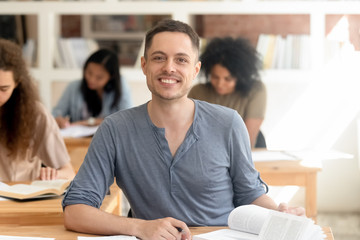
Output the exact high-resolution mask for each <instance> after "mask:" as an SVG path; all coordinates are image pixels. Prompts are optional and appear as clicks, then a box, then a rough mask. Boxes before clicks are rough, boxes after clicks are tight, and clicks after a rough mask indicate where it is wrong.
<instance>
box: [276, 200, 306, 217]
mask: <svg viewBox="0 0 360 240" xmlns="http://www.w3.org/2000/svg"><path fill="white" fill-rule="evenodd" d="M277 210H278V211H280V212H285V213H290V214H293V215H296V216H304V217H305V209H304V208H303V207H289V206H288V205H287V203H280V204H279V207H278V208H277Z"/></svg>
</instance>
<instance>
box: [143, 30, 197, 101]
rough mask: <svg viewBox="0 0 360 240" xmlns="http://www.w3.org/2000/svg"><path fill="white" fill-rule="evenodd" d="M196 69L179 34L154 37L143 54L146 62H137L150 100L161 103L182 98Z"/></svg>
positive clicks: (193, 55)
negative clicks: (151, 97) (144, 76)
mask: <svg viewBox="0 0 360 240" xmlns="http://www.w3.org/2000/svg"><path fill="white" fill-rule="evenodd" d="M200 66H201V63H200V62H199V61H197V54H196V51H195V50H194V48H193V46H192V44H191V40H190V38H189V36H187V35H186V34H185V33H179V32H161V33H158V34H156V35H155V36H154V37H153V39H152V44H151V46H150V48H149V49H148V51H147V59H146V60H145V58H144V57H143V58H142V59H141V67H142V70H143V73H144V74H145V75H146V81H147V85H148V88H149V90H150V91H151V93H152V96H153V98H154V97H157V98H160V99H162V100H175V99H181V98H184V97H185V98H186V97H187V93H188V91H189V90H190V88H191V84H192V81H193V79H194V78H195V77H196V76H197V74H198V73H199V71H200Z"/></svg>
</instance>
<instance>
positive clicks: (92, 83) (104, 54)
mask: <svg viewBox="0 0 360 240" xmlns="http://www.w3.org/2000/svg"><path fill="white" fill-rule="evenodd" d="M131 106H132V99H131V93H130V89H129V87H128V85H127V82H126V81H125V79H124V78H123V77H122V76H121V75H120V72H119V61H118V56H117V55H116V53H115V52H113V51H110V50H108V49H100V50H98V51H96V52H94V53H93V54H91V56H90V57H89V58H88V59H87V60H86V62H85V64H84V68H83V78H82V80H76V81H73V82H71V83H70V84H69V85H68V87H67V88H66V89H65V91H64V93H63V95H62V96H61V98H60V100H59V102H58V103H57V105H56V106H55V107H54V109H53V111H52V113H53V116H54V117H55V119H56V122H57V123H58V125H59V127H60V128H66V127H67V126H69V125H70V124H77V125H99V124H100V123H101V122H102V121H103V119H104V117H106V116H108V115H110V114H112V113H114V112H117V111H119V110H122V109H126V108H129V107H131Z"/></svg>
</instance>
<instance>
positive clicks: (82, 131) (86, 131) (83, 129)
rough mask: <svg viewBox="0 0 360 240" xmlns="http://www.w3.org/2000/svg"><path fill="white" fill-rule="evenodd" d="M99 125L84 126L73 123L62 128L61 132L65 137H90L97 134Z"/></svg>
mask: <svg viewBox="0 0 360 240" xmlns="http://www.w3.org/2000/svg"><path fill="white" fill-rule="evenodd" d="M98 127H99V126H91V127H89V126H83V125H71V126H69V127H67V128H63V129H60V133H61V135H62V136H63V137H73V138H80V137H89V136H92V135H94V134H95V132H96V130H97V129H98Z"/></svg>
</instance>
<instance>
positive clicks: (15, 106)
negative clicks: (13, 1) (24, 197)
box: [0, 39, 75, 182]
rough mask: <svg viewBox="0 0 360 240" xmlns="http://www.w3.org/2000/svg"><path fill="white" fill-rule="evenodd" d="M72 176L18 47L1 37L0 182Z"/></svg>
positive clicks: (58, 139) (69, 165)
mask: <svg viewBox="0 0 360 240" xmlns="http://www.w3.org/2000/svg"><path fill="white" fill-rule="evenodd" d="M42 164H43V165H45V166H46V167H42ZM74 176H75V173H74V170H73V168H72V165H71V163H70V157H69V155H68V153H67V150H66V147H65V144H64V141H63V138H62V136H61V135H60V132H59V128H58V126H57V124H56V122H55V119H54V118H53V117H52V116H51V114H50V113H49V112H48V111H47V110H46V109H45V107H44V106H43V105H42V104H41V103H40V101H39V96H38V93H37V91H36V88H35V85H34V83H33V81H32V80H31V78H30V75H29V73H28V70H27V67H26V64H25V62H24V60H23V58H22V51H21V48H20V47H19V46H18V45H16V44H15V43H13V42H10V41H8V40H5V39H0V181H12V182H16V181H32V180H35V179H42V180H53V179H57V178H63V179H72V178H73V177H74Z"/></svg>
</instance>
